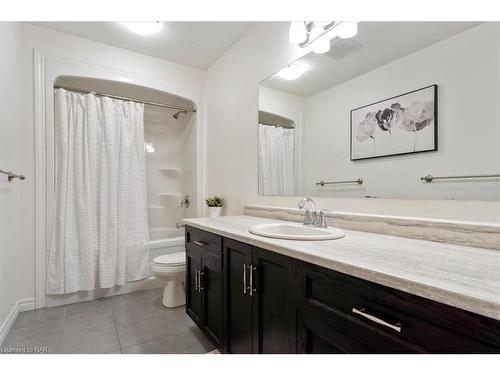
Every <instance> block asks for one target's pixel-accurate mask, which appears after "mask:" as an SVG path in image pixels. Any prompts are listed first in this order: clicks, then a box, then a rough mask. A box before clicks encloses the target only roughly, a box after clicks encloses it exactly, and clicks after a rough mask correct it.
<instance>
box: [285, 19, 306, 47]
mask: <svg viewBox="0 0 500 375" xmlns="http://www.w3.org/2000/svg"><path fill="white" fill-rule="evenodd" d="M288 40H290V43H292V44H300V43H303V42H305V41H306V40H307V30H306V25H305V23H304V22H303V21H298V22H291V23H290V33H289V34H288Z"/></svg>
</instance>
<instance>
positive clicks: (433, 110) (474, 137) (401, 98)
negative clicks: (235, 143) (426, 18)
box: [258, 22, 500, 200]
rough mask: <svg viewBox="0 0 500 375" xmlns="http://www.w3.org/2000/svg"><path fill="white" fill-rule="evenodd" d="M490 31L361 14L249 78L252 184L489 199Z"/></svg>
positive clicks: (499, 137) (335, 192) (494, 195)
mask: <svg viewBox="0 0 500 375" xmlns="http://www.w3.org/2000/svg"><path fill="white" fill-rule="evenodd" d="M499 34H500V26H499V23H497V22H487V23H474V22H360V23H359V24H358V33H357V34H356V35H355V36H354V37H352V38H349V39H342V38H339V37H337V38H334V39H332V40H331V42H330V44H331V48H330V50H329V51H328V52H326V53H323V54H316V53H314V52H311V53H309V54H307V55H305V56H304V57H302V58H301V59H299V60H297V61H294V62H292V63H291V64H290V65H288V66H287V67H283V69H282V70H280V71H279V72H277V73H276V74H274V75H272V76H271V77H269V78H268V79H266V80H264V81H263V82H261V84H260V86H259V124H258V127H259V131H258V133H259V140H258V147H259V194H260V195H278V196H279V195H290V196H293V195H297V196H333V197H384V198H422V199H471V200H499V198H500V180H499V178H498V174H499V173H500V165H499V164H500V160H499V159H500V150H499V143H500V122H499V120H500V119H499V117H500V110H499V99H500V98H499V83H500V65H499V55H500V54H499V50H500V39H499ZM441 177H444V178H441Z"/></svg>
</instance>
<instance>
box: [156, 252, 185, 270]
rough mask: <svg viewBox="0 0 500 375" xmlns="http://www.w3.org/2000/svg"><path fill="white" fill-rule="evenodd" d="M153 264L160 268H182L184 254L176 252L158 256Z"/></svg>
mask: <svg viewBox="0 0 500 375" xmlns="http://www.w3.org/2000/svg"><path fill="white" fill-rule="evenodd" d="M153 263H155V265H158V266H161V267H178V266H184V265H185V264H186V253H185V252H183V251H178V252H175V253H171V254H164V255H160V256H159V257H156V258H154V259H153Z"/></svg>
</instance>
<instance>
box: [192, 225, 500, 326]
mask: <svg viewBox="0 0 500 375" xmlns="http://www.w3.org/2000/svg"><path fill="white" fill-rule="evenodd" d="M272 222H279V221H278V220H271V219H265V218H259V217H253V216H223V217H215V218H208V217H204V218H196V219H184V223H185V224H187V225H190V226H193V227H195V228H199V229H203V230H206V231H210V232H212V233H215V234H218V235H221V236H224V237H228V238H231V239H234V240H237V241H241V242H245V243H248V244H251V245H253V246H257V247H261V248H264V249H266V250H270V251H274V252H276V253H279V254H283V255H287V256H290V257H292V258H296V259H300V260H303V261H306V262H309V263H312V264H316V265H318V266H322V267H325V268H329V269H332V270H335V271H339V272H342V273H345V274H349V275H352V276H356V277H359V278H361V279H365V280H369V281H372V282H375V283H378V284H382V285H386V286H388V287H391V288H395V289H398V290H402V291H404V292H408V293H412V294H415V295H418V296H421V297H425V298H428V299H431V300H434V301H438V302H441V303H445V304H448V305H451V306H455V307H458V308H461V309H464V310H467V311H471V312H474V313H477V314H481V315H484V316H487V317H491V318H494V319H497V320H500V251H498V250H487V249H479V248H473V247H466V246H460V245H450V244H444V243H437V242H431V241H424V240H415V239H409V238H402V237H395V236H388V235H383V234H376V233H367V232H358V231H350V230H344V232H345V234H346V235H345V237H344V238H341V239H337V240H330V241H294V240H279V239H273V238H266V237H260V236H256V235H254V234H251V233H250V232H249V231H248V230H249V228H250V227H251V226H252V225H255V224H261V223H272Z"/></svg>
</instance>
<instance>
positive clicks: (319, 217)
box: [298, 197, 327, 228]
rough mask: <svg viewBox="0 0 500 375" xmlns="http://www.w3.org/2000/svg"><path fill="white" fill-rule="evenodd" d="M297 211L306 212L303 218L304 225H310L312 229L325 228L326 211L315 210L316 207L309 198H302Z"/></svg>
mask: <svg viewBox="0 0 500 375" xmlns="http://www.w3.org/2000/svg"><path fill="white" fill-rule="evenodd" d="M298 207H299V209H301V210H302V209H304V210H305V211H306V214H305V217H304V225H310V226H313V227H320V228H326V227H327V224H326V216H325V213H326V212H327V210H319V211H317V210H316V205H315V204H314V201H313V200H312V199H311V198H307V197H305V198H302V200H301V201H300V202H299V205H298Z"/></svg>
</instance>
